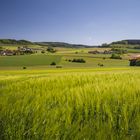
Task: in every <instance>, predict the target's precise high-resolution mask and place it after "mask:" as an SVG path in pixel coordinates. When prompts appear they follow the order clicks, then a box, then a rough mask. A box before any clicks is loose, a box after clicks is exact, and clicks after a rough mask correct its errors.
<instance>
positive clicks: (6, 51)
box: [0, 50, 14, 56]
mask: <svg viewBox="0 0 140 140" xmlns="http://www.w3.org/2000/svg"><path fill="white" fill-rule="evenodd" d="M0 55H3V56H12V55H14V51H11V50H2V51H1V52H0Z"/></svg>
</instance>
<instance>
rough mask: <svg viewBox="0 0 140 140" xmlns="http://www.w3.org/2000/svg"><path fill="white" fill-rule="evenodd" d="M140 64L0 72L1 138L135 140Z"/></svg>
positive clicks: (139, 117)
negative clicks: (128, 66)
mask: <svg viewBox="0 0 140 140" xmlns="http://www.w3.org/2000/svg"><path fill="white" fill-rule="evenodd" d="M139 83H140V69H139V68H102V69H101V68H96V69H59V70H58V69H57V70H16V71H13V70H12V71H2V70H1V71H0V139H1V140H9V139H10V140H27V139H28V140H39V139H40V140H53V139H54V140H56V139H57V140H59V139H66V140H78V139H79V140H84V139H85V140H91V139H96V140H139V139H140V125H139V124H140V86H139Z"/></svg>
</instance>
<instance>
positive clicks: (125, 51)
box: [88, 49, 127, 54]
mask: <svg viewBox="0 0 140 140" xmlns="http://www.w3.org/2000/svg"><path fill="white" fill-rule="evenodd" d="M88 53H90V54H114V53H116V54H124V53H127V50H121V49H111V50H104V51H98V50H95V51H89V52H88Z"/></svg>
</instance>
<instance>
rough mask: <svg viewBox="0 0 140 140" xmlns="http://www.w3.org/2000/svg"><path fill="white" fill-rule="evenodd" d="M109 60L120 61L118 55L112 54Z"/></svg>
mask: <svg viewBox="0 0 140 140" xmlns="http://www.w3.org/2000/svg"><path fill="white" fill-rule="evenodd" d="M110 58H111V59H122V58H121V56H120V55H118V54H114V53H113V54H112V56H111V57H110Z"/></svg>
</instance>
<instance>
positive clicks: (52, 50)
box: [47, 47, 56, 53]
mask: <svg viewBox="0 0 140 140" xmlns="http://www.w3.org/2000/svg"><path fill="white" fill-rule="evenodd" d="M47 51H48V52H50V53H55V52H56V50H55V49H54V48H52V47H48V48H47Z"/></svg>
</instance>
